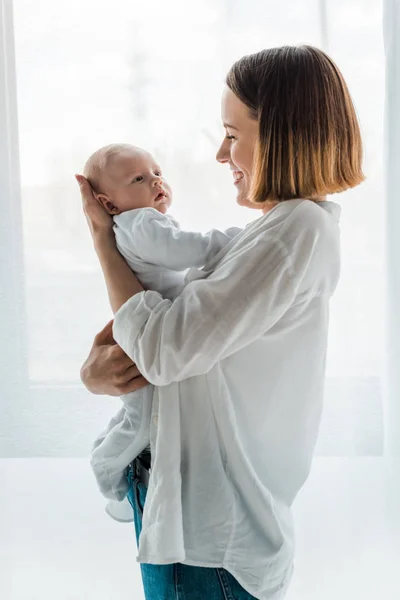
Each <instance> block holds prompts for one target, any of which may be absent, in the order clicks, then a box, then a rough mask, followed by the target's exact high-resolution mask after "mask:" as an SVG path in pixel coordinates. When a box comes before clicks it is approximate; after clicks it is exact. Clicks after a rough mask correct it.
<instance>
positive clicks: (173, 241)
mask: <svg viewBox="0 0 400 600" xmlns="http://www.w3.org/2000/svg"><path fill="white" fill-rule="evenodd" d="M241 231H242V229H240V228H238V227H232V228H230V229H228V230H227V231H225V232H222V231H218V230H216V229H212V230H211V231H209V232H207V233H205V234H202V233H198V232H193V231H184V230H181V229H180V226H179V223H178V222H177V221H176V220H175V219H174V218H173V217H172V216H171V215H167V214H162V213H160V212H159V211H157V210H156V209H154V208H140V209H135V210H130V211H126V212H124V213H122V214H120V215H117V216H115V217H114V232H115V237H116V242H117V247H118V250H119V251H120V253H121V254H122V255H123V256H124V258H125V259H126V261H127V263H128V264H129V266H130V267H131V269H132V270H133V271H134V273H135V274H136V275H137V277H138V279H139V280H140V282H141V284H142V285H143V287H144V288H145V289H146V290H153V291H156V292H158V293H160V294H161V295H162V297H163V298H167V299H169V300H173V299H174V298H175V297H176V295H177V294H178V293H179V291H180V290H181V289H182V288H183V287H184V285H185V275H186V273H187V271H188V269H189V268H190V267H202V266H204V265H205V264H206V263H207V262H208V260H210V259H211V258H213V257H215V256H216V255H217V254H218V252H219V251H220V250H221V249H222V248H223V247H224V246H226V244H228V243H229V242H230V241H231V240H232V239H233V238H234V237H235V236H236V235H237V234H239V233H240V232H241ZM153 391H154V387H153V386H152V385H148V386H146V387H144V388H142V389H140V390H137V391H136V392H132V393H129V394H126V395H124V396H122V397H121V400H122V402H123V406H122V407H121V408H120V410H119V411H118V413H117V414H116V415H115V416H114V418H113V419H112V420H111V421H110V423H109V424H108V426H107V428H106V429H105V430H104V431H102V432H101V433H100V435H99V436H98V437H97V438H96V440H95V442H94V443H93V445H92V449H91V458H90V462H91V466H92V469H93V472H94V474H95V477H96V480H97V483H98V486H99V488H100V491H101V492H102V494H103V495H104V496H105V497H106V498H108V499H110V500H112V501H118V502H121V501H123V500H124V499H125V498H126V495H127V493H128V483H127V480H126V476H125V468H126V467H127V465H128V464H129V463H130V462H132V460H133V459H134V458H136V456H137V455H138V454H140V452H141V451H142V450H144V448H146V447H147V446H149V443H150V419H151V412H152V399H153ZM125 505H126V507H127V516H122V517H121V516H119V515H121V514H123V511H121V508H120V507H118V506H117V504H116V503H115V502H111V503H109V504H108V506H107V509H106V510H107V512H108V514H109V515H110V516H112V517H113V518H114V519H116V520H121V521H132V520H133V517H132V509H131V507H130V505H129V503H128V502H127V500H125Z"/></svg>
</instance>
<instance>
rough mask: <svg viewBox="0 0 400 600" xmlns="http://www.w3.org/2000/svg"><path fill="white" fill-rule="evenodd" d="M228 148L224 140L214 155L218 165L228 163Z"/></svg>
mask: <svg viewBox="0 0 400 600" xmlns="http://www.w3.org/2000/svg"><path fill="white" fill-rule="evenodd" d="M229 156H230V155H229V148H228V144H227V140H224V141H223V142H222V144H221V145H220V147H219V150H218V152H217V155H216V157H215V158H216V159H217V161H218V162H219V163H226V162H228V161H229Z"/></svg>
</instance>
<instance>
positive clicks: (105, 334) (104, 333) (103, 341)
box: [93, 319, 117, 346]
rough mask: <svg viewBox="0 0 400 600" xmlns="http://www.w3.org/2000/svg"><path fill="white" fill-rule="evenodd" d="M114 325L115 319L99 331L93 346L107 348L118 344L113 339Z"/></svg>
mask: <svg viewBox="0 0 400 600" xmlns="http://www.w3.org/2000/svg"><path fill="white" fill-rule="evenodd" d="M113 323H114V319H111V321H109V322H108V323H107V325H106V326H105V327H104V328H103V329H102V330H101V331H99V333H98V334H97V335H96V337H95V338H94V342H93V346H106V345H109V344H112V345H114V344H116V343H117V342H116V341H115V340H114V338H113V329H112V328H113Z"/></svg>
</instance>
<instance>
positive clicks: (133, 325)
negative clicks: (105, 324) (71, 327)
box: [113, 290, 164, 376]
mask: <svg viewBox="0 0 400 600" xmlns="http://www.w3.org/2000/svg"><path fill="white" fill-rule="evenodd" d="M163 301H164V298H163V297H162V296H161V294H159V293H158V292H155V291H153V290H147V291H143V292H139V293H138V294H135V295H134V296H132V298H129V300H128V301H127V302H125V304H123V305H122V306H121V308H120V309H119V310H118V311H117V312H116V313H115V315H114V323H113V337H114V339H115V341H116V342H117V344H118V345H119V346H120V347H121V348H122V350H123V351H124V352H125V353H126V354H127V355H128V356H129V358H131V359H132V360H133V361H134V362H135V363H137V358H138V357H137V354H138V352H137V349H138V348H137V339H138V335H139V333H140V332H141V331H142V329H143V326H144V325H145V324H146V322H147V321H148V319H149V317H150V316H151V313H152V312H153V310H154V309H155V308H156V307H157V306H158V305H159V304H160V302H163ZM138 367H139V365H138ZM142 375H144V373H142ZM144 376H145V375H144Z"/></svg>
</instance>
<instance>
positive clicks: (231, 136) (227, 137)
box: [225, 135, 236, 140]
mask: <svg viewBox="0 0 400 600" xmlns="http://www.w3.org/2000/svg"><path fill="white" fill-rule="evenodd" d="M225 138H226V139H227V140H235V139H236V138H235V136H234V135H227V136H225Z"/></svg>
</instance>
